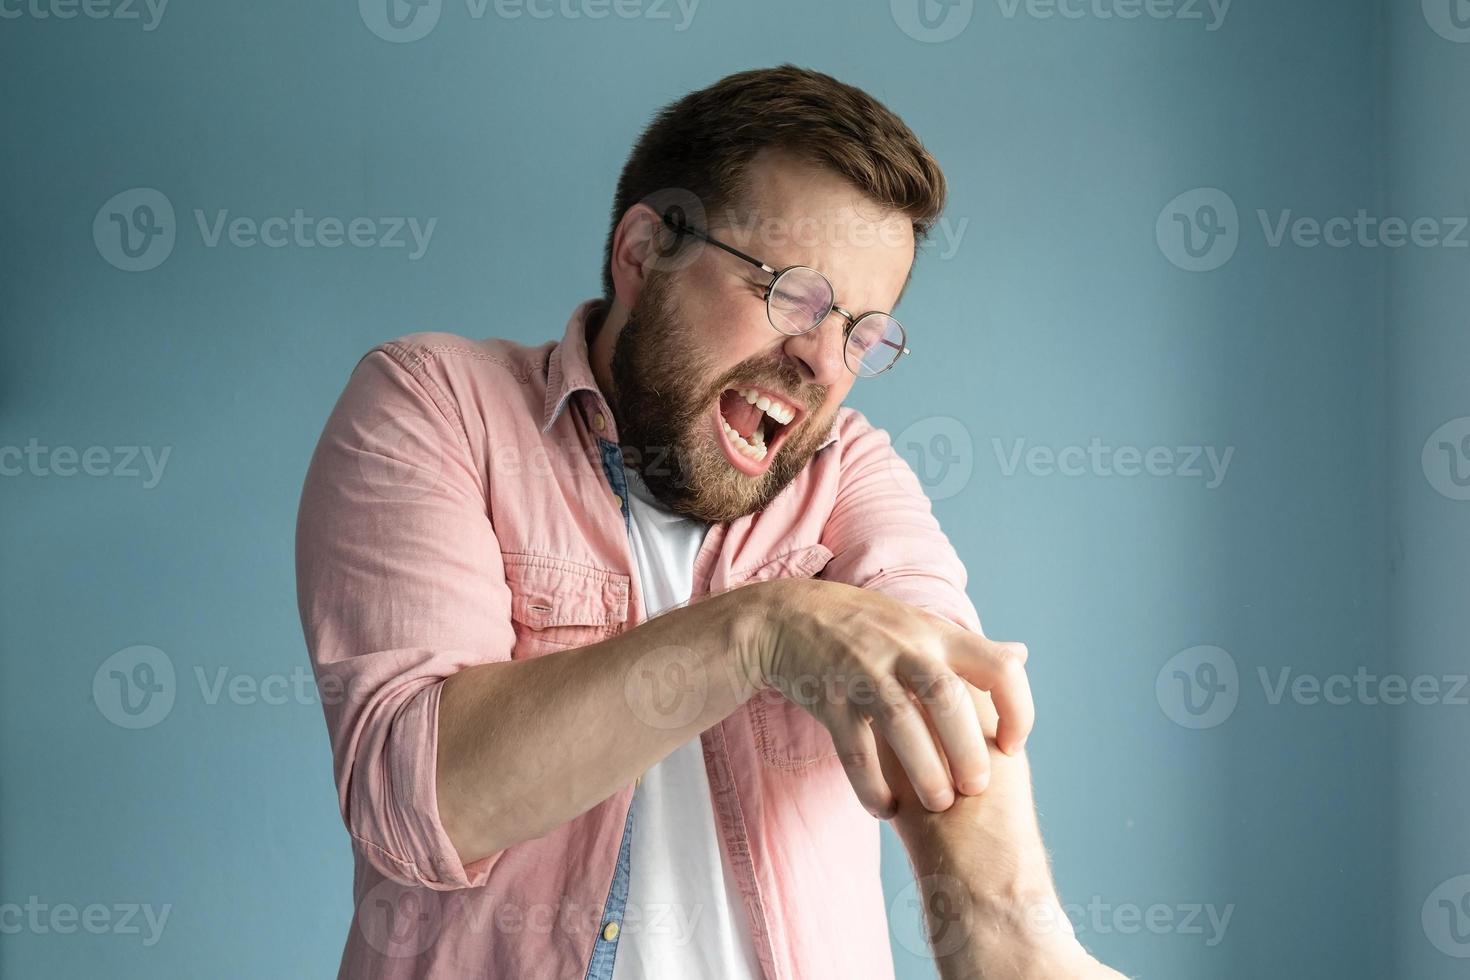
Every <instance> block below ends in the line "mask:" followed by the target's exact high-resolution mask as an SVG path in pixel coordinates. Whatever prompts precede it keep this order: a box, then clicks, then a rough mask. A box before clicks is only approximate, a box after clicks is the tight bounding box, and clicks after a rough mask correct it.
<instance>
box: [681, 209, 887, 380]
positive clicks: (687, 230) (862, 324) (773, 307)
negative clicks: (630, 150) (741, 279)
mask: <svg viewBox="0 0 1470 980" xmlns="http://www.w3.org/2000/svg"><path fill="white" fill-rule="evenodd" d="M663 221H664V224H666V225H668V226H669V227H670V228H671V229H673V231H674V233H675V234H676V235H693V236H694V237H695V238H698V239H700V240H701V241H705V242H708V243H709V244H711V245H713V246H715V247H716V248H721V249H724V250H725V251H726V252H729V253H730V254H731V255H733V256H735V257H736V258H738V259H742V260H744V261H746V262H749V263H750V264H751V265H753V266H755V267H756V268H758V269H760V270H761V271H762V272H764V273H766V274H767V275H769V276H770V277H771V281H770V283H769V284H768V285H767V286H766V288H765V301H766V318H767V319H768V320H770V321H771V326H772V327H775V328H776V330H777V331H778V332H780V333H784V334H787V335H788V336H800V335H801V334H804V333H808V332H810V331H812V330H815V329H816V328H817V327H818V326H820V325H821V323H822V322H823V321H824V320H826V319H827V317H828V316H830V315H831V314H832V313H834V312H835V313H837V314H838V315H840V316H841V317H843V318H844V319H845V320H847V327H846V329H845V330H844V333H845V334H846V343H845V344H844V346H843V349H842V360H843V362H844V363H845V364H846V365H847V369H848V370H849V371H851V372H852V373H853V374H856V375H858V376H859V377H863V378H871V377H873V376H875V375H879V374H882V373H883V372H884V371H887V370H888V369H889V368H891V367H893V365H895V364H897V363H898V359H899V357H901V356H902V355H904V354H907V353H909V349H908V348H907V347H906V346H904V342H905V340H906V337H907V335H906V334H905V332H904V329H903V325H902V324H901V323H899V322H898V321H897V320H895V319H894V318H893V317H891V316H889V315H888V314H887V313H878V312H876V311H874V312H870V313H863V314H861V315H859V316H853V315H852V314H851V313H849V312H848V311H847V310H845V309H843V308H842V307H840V306H838V305H837V303H836V294H835V293H834V291H833V289H832V281H831V280H830V279H828V278H827V277H826V276H824V275H822V273H820V272H818V271H817V270H816V269H813V268H810V267H808V266H804V265H792V266H787V267H786V268H784V269H773V268H771V267H770V266H769V265H766V263H764V262H762V261H761V260H760V259H755V258H751V257H750V256H749V255H746V254H745V253H744V252H742V251H740V250H739V249H736V248H733V247H731V246H730V245H727V244H725V243H724V242H722V241H719V240H717V239H715V238H713V237H711V236H710V235H709V234H707V233H706V232H704V231H701V230H700V229H698V228H695V227H693V226H691V225H690V224H689V223H688V222H686V221H685V220H684V214H683V209H681V208H678V207H672V208H669V209H668V210H667V211H665V212H664V214H663Z"/></svg>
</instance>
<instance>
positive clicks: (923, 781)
mask: <svg viewBox="0 0 1470 980" xmlns="http://www.w3.org/2000/svg"><path fill="white" fill-rule="evenodd" d="M869 714H870V716H871V717H872V719H873V724H874V726H875V727H876V728H877V729H878V732H877V734H878V735H879V736H880V737H881V738H883V739H885V740H886V741H887V742H888V745H889V747H890V748H892V749H893V753H894V755H896V756H898V761H899V762H900V763H902V764H903V771H904V772H905V773H906V774H907V775H908V777H909V783H910V784H911V785H912V786H913V788H914V793H915V795H917V796H918V798H919V802H920V803H922V804H923V805H924V808H925V809H927V810H932V811H934V812H936V813H937V812H939V811H941V810H947V809H949V806H950V804H952V803H953V802H954V785H953V784H952V783H951V782H950V778H949V772H948V770H946V768H945V765H944V759H943V757H942V756H941V755H940V753H939V748H938V747H937V746H936V745H935V743H934V736H933V734H932V733H931V732H930V730H929V723H928V722H927V721H926V720H925V719H924V711H923V709H922V708H921V707H920V706H919V705H918V704H916V703H915V702H914V700H913V699H912V697H911V696H910V695H909V690H908V688H907V687H905V686H904V684H903V682H902V681H900V680H899V679H898V678H897V677H895V676H892V675H889V676H887V677H885V678H883V679H882V680H880V681H879V683H878V697H877V700H876V702H875V703H874V704H873V705H872V706H871V708H870V710H869Z"/></svg>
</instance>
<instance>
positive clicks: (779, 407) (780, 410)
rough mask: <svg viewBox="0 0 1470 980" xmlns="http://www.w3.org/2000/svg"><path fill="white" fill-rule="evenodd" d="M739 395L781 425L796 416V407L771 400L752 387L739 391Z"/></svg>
mask: <svg viewBox="0 0 1470 980" xmlns="http://www.w3.org/2000/svg"><path fill="white" fill-rule="evenodd" d="M740 396H741V397H742V398H744V399H745V400H746V401H748V402H750V403H751V404H752V405H754V406H755V407H756V408H758V409H760V410H761V411H762V412H765V413H766V414H767V415H769V416H770V417H771V418H773V419H775V420H776V421H777V422H780V423H781V424H782V425H785V424H786V423H788V422H790V421H791V420H792V419H794V418H796V409H794V408H792V407H791V406H790V405H785V404H782V403H781V402H778V401H772V400H771V399H770V398H769V397H768V396H766V395H762V394H761V393H760V392H758V391H756V390H755V389H754V388H746V389H745V390H743V391H741V392H740Z"/></svg>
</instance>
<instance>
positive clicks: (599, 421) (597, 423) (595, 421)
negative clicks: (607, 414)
mask: <svg viewBox="0 0 1470 980" xmlns="http://www.w3.org/2000/svg"><path fill="white" fill-rule="evenodd" d="M592 425H593V426H594V427H595V428H596V429H597V431H598V432H601V431H602V430H603V429H604V428H606V427H607V419H605V418H603V417H602V413H601V412H598V413H597V414H596V415H594V416H592Z"/></svg>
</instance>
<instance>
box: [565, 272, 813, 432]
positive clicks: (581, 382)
mask: <svg viewBox="0 0 1470 980" xmlns="http://www.w3.org/2000/svg"><path fill="white" fill-rule="evenodd" d="M605 305H606V304H605V302H604V301H603V300H602V299H600V298H598V299H589V300H584V301H583V302H581V303H579V304H577V308H576V309H575V310H573V311H572V316H571V319H569V320H567V328H566V332H565V334H563V336H562V339H561V342H560V343H559V344H557V345H556V346H555V347H554V348H552V351H551V357H550V359H549V360H548V361H547V365H546V402H545V405H544V406H543V409H542V416H541V433H542V434H543V435H545V434H546V433H548V432H550V431H551V427H552V426H553V425H555V424H556V420H557V419H558V418H560V417H561V413H562V411H563V410H564V409H565V408H566V406H567V402H568V401H570V400H571V397H572V394H573V393H574V392H577V391H590V392H591V393H592V395H593V397H594V398H596V399H597V402H598V404H599V406H600V407H601V408H602V410H603V411H604V412H605V413H606V414H607V419H608V426H609V430H611V426H612V411H611V409H610V408H608V404H607V399H606V397H604V395H603V393H602V389H600V388H598V387H597V379H596V378H595V377H594V376H593V374H592V360H591V357H590V355H589V354H588V352H587V321H588V317H590V316H591V315H592V314H594V313H598V312H601V310H602V308H603V307H604V306H605ZM837 441H838V435H837V417H836V416H835V415H834V416H833V418H832V427H831V428H830V429H828V430H827V437H826V438H825V439H824V440H822V444H821V445H819V446H818V447H817V449H818V450H822V449H826V448H827V447H828V446H830V445H832V443H834V442H837Z"/></svg>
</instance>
